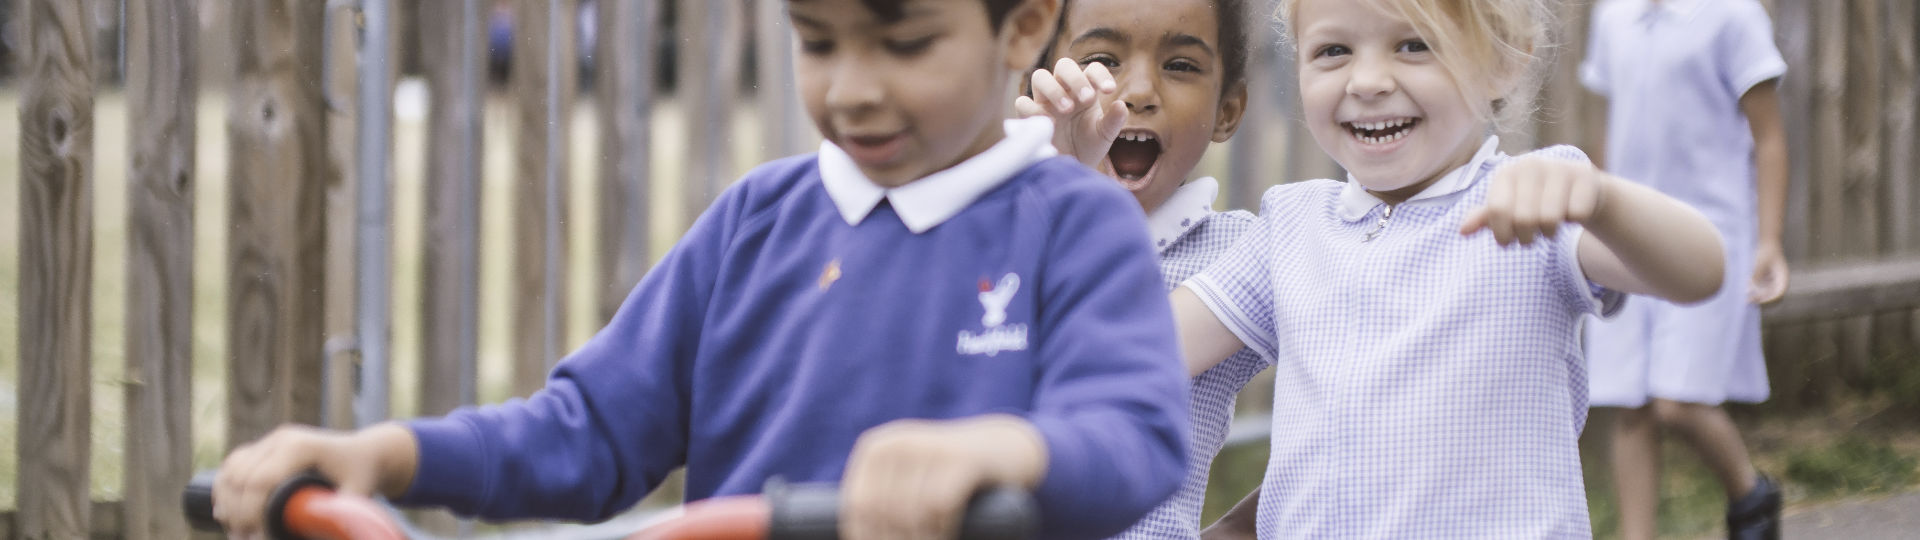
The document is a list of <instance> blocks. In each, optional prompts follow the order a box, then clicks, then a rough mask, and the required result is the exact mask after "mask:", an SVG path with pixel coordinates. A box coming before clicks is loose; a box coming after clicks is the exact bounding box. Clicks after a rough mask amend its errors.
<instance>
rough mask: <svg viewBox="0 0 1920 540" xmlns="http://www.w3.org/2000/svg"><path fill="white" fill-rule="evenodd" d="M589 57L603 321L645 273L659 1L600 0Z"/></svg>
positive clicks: (597, 302)
mask: <svg viewBox="0 0 1920 540" xmlns="http://www.w3.org/2000/svg"><path fill="white" fill-rule="evenodd" d="M599 9H600V13H599V15H598V17H599V21H598V23H599V25H600V26H599V36H600V37H599V39H600V43H599V49H600V50H599V51H598V52H596V53H595V54H594V64H595V67H594V71H595V81H594V82H595V84H596V85H597V86H598V88H596V89H595V93H596V94H597V95H596V96H595V99H596V100H598V101H599V105H598V109H599V111H600V115H599V116H600V196H599V197H598V199H599V204H600V208H599V213H600V235H599V249H598V250H596V251H598V253H596V254H595V256H596V257H597V259H596V260H597V261H598V264H599V268H598V273H597V278H596V279H598V280H599V283H601V284H603V285H604V288H602V289H600V291H601V292H600V293H599V298H596V299H595V302H594V304H595V305H596V306H597V307H598V315H599V320H598V321H596V322H599V323H602V324H604V323H605V322H606V321H608V320H611V319H612V318H613V313H614V311H616V310H618V309H619V308H620V303H621V302H622V301H624V300H626V298H627V293H628V292H630V291H632V289H633V287H634V285H635V284H638V283H639V282H640V277H641V276H642V275H645V274H646V271H647V265H648V262H649V261H650V260H651V257H652V251H651V250H650V249H648V248H649V247H650V245H651V240H652V237H651V232H650V230H649V229H648V227H647V219H648V214H649V212H648V210H649V209H650V208H651V204H652V202H651V201H652V198H651V197H649V196H648V189H650V188H651V179H652V174H651V171H650V168H651V167H652V166H653V153H652V152H653V150H652V145H653V129H652V122H653V80H654V73H656V71H655V69H654V63H655V62H654V43H656V42H658V38H659V32H660V30H659V28H660V4H659V3H658V2H655V1H653V0H634V1H624V2H623V1H612V2H601V3H600V7H599Z"/></svg>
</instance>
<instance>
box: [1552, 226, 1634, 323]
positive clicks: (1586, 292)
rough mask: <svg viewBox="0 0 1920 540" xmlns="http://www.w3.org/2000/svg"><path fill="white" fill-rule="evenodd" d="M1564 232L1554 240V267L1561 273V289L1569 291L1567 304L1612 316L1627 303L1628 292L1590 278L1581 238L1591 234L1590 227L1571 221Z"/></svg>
mask: <svg viewBox="0 0 1920 540" xmlns="http://www.w3.org/2000/svg"><path fill="white" fill-rule="evenodd" d="M1561 232H1562V234H1560V235H1559V238H1557V239H1555V240H1554V244H1553V251H1554V254H1553V262H1552V265H1553V268H1554V275H1556V276H1559V281H1560V283H1562V287H1561V290H1562V291H1563V292H1564V293H1565V296H1566V299H1567V305H1569V306H1571V307H1572V308H1573V311H1574V312H1575V313H1580V314H1593V315H1598V316H1600V318H1602V319H1611V318H1613V316H1614V315H1615V314H1617V313H1619V312H1620V308H1621V307H1624V306H1626V304H1627V295H1626V293H1623V292H1620V291H1616V290H1613V289H1609V288H1606V287H1603V286H1601V285H1600V284H1598V283H1594V282H1593V280H1591V279H1587V272H1586V270H1585V269H1583V268H1581V267H1580V238H1581V237H1584V236H1586V235H1587V231H1586V229H1583V228H1581V227H1580V226H1579V225H1573V224H1567V225H1563V226H1562V229H1561Z"/></svg>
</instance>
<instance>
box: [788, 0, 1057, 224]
mask: <svg viewBox="0 0 1920 540" xmlns="http://www.w3.org/2000/svg"><path fill="white" fill-rule="evenodd" d="M1056 6H1057V3H1053V2H1048V1H1027V2H1022V3H1021V5H1019V6H1017V7H1015V8H1014V9H1013V11H1012V12H1011V13H1009V14H1008V15H1007V17H1006V20H1005V21H1002V23H1001V25H1000V29H999V31H998V32H995V31H994V29H993V25H992V24H990V21H988V20H987V10H986V7H985V5H984V4H983V3H982V2H980V1H979V0H967V1H953V0H905V1H904V2H902V6H901V7H902V9H901V14H902V17H900V18H899V19H898V20H885V19H883V18H882V17H880V16H879V15H878V14H876V13H874V12H873V11H872V10H870V9H868V8H867V6H865V5H864V4H863V3H862V2H861V1H860V0H790V1H789V2H788V3H787V10H788V14H789V16H790V19H791V20H792V22H793V28H794V32H795V33H796V34H797V35H798V37H799V42H800V43H799V47H798V48H796V49H795V52H794V60H795V69H794V72H795V79H796V80H797V81H798V83H799V84H798V86H799V89H800V94H801V101H802V102H803V103H804V104H805V105H806V108H807V114H808V115H809V116H811V117H812V118H813V122H814V125H815V126H816V127H818V128H819V129H820V134H821V136H822V137H824V138H825V139H826V140H828V141H831V142H833V144H835V145H837V146H839V147H840V148H841V149H843V150H846V152H847V154H848V155H849V156H851V157H852V158H853V161H854V162H855V163H856V164H858V165H859V167H860V171H861V172H862V173H865V174H866V175H867V177H868V178H869V179H871V180H873V181H874V182H876V183H879V184H881V185H885V186H899V185H902V184H905V183H907V182H911V181H913V180H915V179H918V178H920V177H923V176H926V175H928V174H930V173H933V172H937V171H940V170H941V169H945V168H947V167H950V166H953V165H954V164H957V163H959V162H961V161H964V160H965V159H966V158H968V157H972V156H973V155H975V154H978V153H980V152H981V151H984V150H986V149H987V148H989V147H991V146H993V144H994V143H996V142H999V140H1000V139H1001V138H1002V137H1003V135H1004V134H1003V132H1002V129H1001V120H1002V119H1003V118H1004V117H1005V114H1006V112H1005V111H1006V110H1007V108H1008V103H1009V101H1010V100H1011V96H1010V92H1009V91H1008V89H1009V88H1010V86H1009V85H1010V82H1009V81H1011V80H1012V77H1013V74H1014V73H1016V72H1017V71H1019V70H1024V69H1025V68H1026V67H1027V66H1030V65H1032V63H1033V59H1034V58H1035V57H1037V56H1038V55H1039V51H1040V47H1041V46H1043V45H1044V44H1045V43H1044V42H1045V40H1046V39H1047V33H1048V32H1049V31H1050V30H1052V21H1053V14H1054V11H1053V10H1054V8H1055V7H1056Z"/></svg>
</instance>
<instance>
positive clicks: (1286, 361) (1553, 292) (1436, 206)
mask: <svg viewBox="0 0 1920 540" xmlns="http://www.w3.org/2000/svg"><path fill="white" fill-rule="evenodd" d="M1280 9H1281V11H1280V16H1281V20H1282V21H1283V23H1284V24H1286V25H1287V29H1288V31H1289V32H1290V34H1289V36H1290V38H1291V40H1290V41H1291V43H1292V44H1293V46H1294V49H1295V51H1296V52H1297V57H1296V58H1297V66H1298V70H1299V81H1300V96H1301V101H1302V107H1301V111H1302V121H1303V123H1304V124H1305V125H1306V127H1307V130H1308V132H1310V133H1311V134H1312V135H1313V138H1314V140H1315V141H1316V142H1317V143H1319V145H1320V147H1321V148H1322V149H1324V150H1325V151H1326V152H1327V153H1328V154H1330V155H1331V156H1332V157H1333V158H1334V160H1335V161H1337V162H1339V163H1340V165H1341V166H1342V167H1344V168H1345V169H1346V170H1347V171H1348V174H1349V178H1348V179H1347V181H1345V182H1340V181H1335V180H1312V181H1306V182H1300V183H1294V184H1286V185H1281V186H1278V187H1275V188H1272V189H1270V190H1268V191H1267V193H1266V195H1265V197H1264V198H1263V200H1262V203H1261V212H1260V222H1259V223H1258V224H1257V225H1256V226H1255V228H1254V230H1253V231H1251V232H1249V233H1247V235H1246V236H1243V237H1242V238H1241V240H1240V243H1239V244H1238V245H1237V246H1236V247H1235V248H1234V249H1233V250H1232V251H1230V252H1229V253H1228V254H1227V255H1225V256H1223V257H1221V259H1220V260H1219V261H1218V262H1215V263H1214V264H1213V265H1212V266H1209V267H1207V269H1206V270H1203V271H1201V272H1200V274H1199V275H1197V276H1194V278H1193V279H1190V280H1188V281H1187V282H1186V283H1185V284H1183V285H1182V286H1181V287H1180V288H1179V289H1177V290H1176V291H1175V292H1174V293H1173V302H1174V313H1175V318H1176V319H1177V320H1178V321H1179V325H1180V337H1181V343H1182V348H1183V350H1184V352H1185V354H1186V358H1187V360H1188V362H1189V363H1190V365H1189V368H1188V369H1189V372H1190V373H1197V372H1200V371H1202V370H1205V369H1207V368H1210V367H1212V366H1214V365H1215V364H1216V363H1218V362H1219V361H1220V360H1221V359H1223V358H1226V357H1228V356H1229V355H1230V354H1232V353H1233V352H1234V351H1237V350H1239V349H1240V348H1241V347H1243V346H1244V347H1252V348H1253V349H1254V350H1255V351H1258V352H1259V353H1260V354H1261V355H1263V356H1266V357H1267V358H1269V359H1273V360H1275V362H1276V364H1275V369H1276V373H1275V390H1274V411H1273V438H1272V441H1271V445H1272V446H1271V454H1270V455H1271V457H1270V460H1269V462H1268V464H1267V471H1266V477H1265V479H1264V481H1263V483H1262V485H1261V487H1260V491H1259V494H1258V495H1257V498H1256V501H1257V502H1255V503H1253V504H1251V505H1245V504H1243V505H1242V511H1244V510H1245V508H1246V507H1248V506H1253V507H1256V508H1257V511H1256V516H1255V519H1253V520H1247V519H1245V516H1239V517H1235V518H1229V520H1228V521H1227V522H1225V523H1223V524H1221V525H1220V526H1229V528H1232V529H1236V530H1238V531H1239V532H1246V531H1245V529H1246V528H1247V527H1246V525H1248V524H1249V522H1251V525H1252V527H1251V528H1252V529H1253V530H1255V531H1257V532H1258V533H1259V535H1260V536H1261V537H1265V538H1273V537H1281V536H1285V537H1308V538H1346V537H1364V538H1406V537H1475V538H1545V537H1554V538H1559V537H1588V536H1591V534H1592V533H1591V530H1590V529H1591V527H1590V525H1589V520H1588V518H1587V504H1586V493H1585V490H1584V488H1583V486H1582V481H1581V472H1580V456H1579V448H1578V444H1577V439H1578V437H1579V434H1580V430H1581V427H1582V425H1583V423H1584V422H1585V420H1586V412H1587V403H1586V389H1587V385H1586V362H1585V361H1584V360H1583V359H1582V358H1581V352H1580V349H1579V340H1578V336H1577V334H1576V332H1577V330H1578V329H1579V327H1580V317H1581V315H1582V314H1586V313H1595V312H1602V313H1604V312H1606V311H1608V310H1609V309H1612V308H1614V307H1617V302H1612V301H1610V300H1617V299H1618V298H1619V296H1620V295H1619V292H1614V291H1620V292H1628V293H1637V294H1650V295H1654V296H1660V297H1663V298H1668V299H1673V300H1676V301H1681V302H1687V301H1697V300H1700V299H1703V298H1706V297H1707V296H1708V295H1710V294H1712V292H1713V290H1714V289H1715V288H1717V287H1718V284H1719V283H1720V278H1721V272H1722V268H1721V256H1720V245H1719V243H1720V239H1719V237H1718V235H1717V234H1716V233H1715V232H1714V229H1713V226H1712V225H1711V224H1710V223H1708V222H1707V220H1706V219H1705V218H1704V217H1702V216H1701V215H1700V213H1699V212H1697V211H1694V210H1692V209H1690V208H1688V207H1687V206H1686V205H1684V204H1681V203H1679V202H1678V201H1675V200H1673V199H1672V198H1669V197H1667V196H1665V195H1661V194H1660V193H1659V192H1657V191H1654V190H1651V189H1648V188H1645V187H1642V186H1639V185H1637V184H1634V183H1632V182H1629V181H1625V180H1622V179H1620V178H1617V177H1614V176H1612V175H1610V174H1607V173H1604V172H1601V171H1599V170H1596V169H1595V168H1594V167H1593V165H1591V164H1590V163H1588V162H1587V161H1586V157H1585V156H1584V155H1583V154H1581V153H1580V151H1578V150H1575V149H1573V148H1571V147H1553V148H1547V149H1543V150H1538V151H1534V152H1530V153H1528V154H1525V155H1522V156H1518V157H1515V156H1508V155H1506V154H1503V153H1501V152H1499V151H1497V147H1498V138H1497V137H1494V136H1492V135H1490V133H1491V131H1492V128H1493V127H1494V126H1496V125H1498V124H1499V123H1500V122H1501V121H1512V120H1514V119H1516V118H1519V117H1524V116H1525V115H1526V114H1527V113H1528V112H1529V110H1530V108H1529V107H1528V106H1527V104H1526V103H1525V101H1524V99H1523V96H1527V95H1531V90H1532V88H1534V87H1535V86H1536V84H1537V83H1536V80H1537V76H1536V73H1537V72H1538V71H1539V65H1540V64H1541V62H1539V60H1538V58H1537V57H1538V55H1539V54H1540V53H1543V52H1544V47H1545V44H1544V43H1543V41H1544V36H1545V35H1546V30H1545V24H1546V19H1547V17H1546V15H1547V12H1548V10H1547V9H1546V7H1545V5H1544V4H1543V0H1464V1H1461V0H1452V1H1443V0H1377V1H1361V2H1356V1H1352V0H1283V1H1282V2H1281V5H1280ZM1216 527H1219V526H1216ZM1216 532H1217V531H1216Z"/></svg>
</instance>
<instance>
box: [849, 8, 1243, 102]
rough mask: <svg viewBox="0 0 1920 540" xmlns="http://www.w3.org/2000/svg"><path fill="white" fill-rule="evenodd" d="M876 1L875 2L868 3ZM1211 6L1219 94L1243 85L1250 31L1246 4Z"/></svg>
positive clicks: (1048, 54)
mask: <svg viewBox="0 0 1920 540" xmlns="http://www.w3.org/2000/svg"><path fill="white" fill-rule="evenodd" d="M868 1H879V0H868ZM1209 1H1210V2H1211V3H1212V4H1213V10H1214V11H1213V13H1214V19H1215V20H1216V21H1218V25H1219V27H1220V28H1219V32H1220V36H1219V40H1220V42H1219V43H1218V44H1217V45H1218V46H1219V47H1220V92H1222V93H1223V94H1224V93H1225V92H1227V91H1228V90H1229V89H1232V88H1233V87H1234V85H1238V84H1242V83H1245V82H1247V55H1248V54H1250V53H1251V52H1252V51H1253V49H1252V46H1251V45H1250V44H1249V43H1248V42H1247V40H1248V39H1249V38H1248V34H1249V33H1250V30H1249V29H1248V26H1247V1H1246V0H1209ZM1072 9H1073V0H1062V2H1061V3H1060V22H1059V24H1058V26H1056V27H1055V28H1054V30H1053V33H1054V35H1055V36H1056V37H1057V36H1059V35H1060V33H1061V32H1064V31H1066V29H1067V12H1068V11H1070V10H1072ZM1055 56H1056V54H1055V53H1054V50H1053V45H1052V44H1051V42H1049V44H1048V45H1047V50H1046V51H1045V52H1043V53H1041V54H1040V63H1039V64H1037V65H1035V66H1034V69H1052V68H1053V60H1055V58H1054V57H1055ZM1026 85H1027V83H1025V82H1022V83H1020V88H1021V92H1022V93H1025V92H1027V88H1026Z"/></svg>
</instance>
